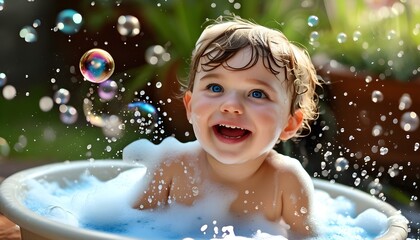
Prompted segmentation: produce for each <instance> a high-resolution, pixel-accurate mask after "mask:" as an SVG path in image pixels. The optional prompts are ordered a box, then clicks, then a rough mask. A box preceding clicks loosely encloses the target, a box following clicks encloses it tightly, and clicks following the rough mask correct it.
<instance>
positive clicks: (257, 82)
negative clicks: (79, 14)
mask: <svg viewBox="0 0 420 240" xmlns="http://www.w3.org/2000/svg"><path fill="white" fill-rule="evenodd" d="M221 77H222V74H219V73H208V74H206V75H204V76H203V77H201V78H200V81H205V80H206V79H208V78H221ZM246 80H248V81H250V82H251V83H253V84H261V85H264V86H265V87H267V88H270V89H274V87H273V86H272V85H271V84H268V83H267V82H266V81H263V80H260V79H257V78H246ZM275 80H277V79H275Z"/></svg>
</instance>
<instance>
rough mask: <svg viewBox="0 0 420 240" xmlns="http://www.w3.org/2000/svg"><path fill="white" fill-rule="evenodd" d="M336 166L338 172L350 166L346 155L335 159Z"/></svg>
mask: <svg viewBox="0 0 420 240" xmlns="http://www.w3.org/2000/svg"><path fill="white" fill-rule="evenodd" d="M334 166H335V170H336V171H337V172H341V171H344V170H347V169H348V168H349V161H348V160H347V159H346V158H344V157H339V158H337V159H336V160H335V163H334Z"/></svg>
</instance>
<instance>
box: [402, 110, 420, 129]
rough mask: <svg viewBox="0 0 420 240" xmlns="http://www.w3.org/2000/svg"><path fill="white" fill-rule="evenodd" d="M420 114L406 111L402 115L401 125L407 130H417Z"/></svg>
mask: <svg viewBox="0 0 420 240" xmlns="http://www.w3.org/2000/svg"><path fill="white" fill-rule="evenodd" d="M419 123H420V120H419V116H418V115H417V113H415V112H405V113H404V114H403V115H402V116H401V120H400V126H401V128H402V129H403V130H404V131H406V132H413V131H416V130H417V128H418V127H419Z"/></svg>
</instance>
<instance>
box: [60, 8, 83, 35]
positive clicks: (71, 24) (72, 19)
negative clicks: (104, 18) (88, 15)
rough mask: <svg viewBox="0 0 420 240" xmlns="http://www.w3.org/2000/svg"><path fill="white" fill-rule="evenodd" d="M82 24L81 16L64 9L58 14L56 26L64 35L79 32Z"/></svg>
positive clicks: (71, 10)
mask: <svg viewBox="0 0 420 240" xmlns="http://www.w3.org/2000/svg"><path fill="white" fill-rule="evenodd" d="M82 22H83V18H82V15H80V14H79V13H78V12H76V11H74V10H73V9H65V10H63V11H61V12H60V13H59V14H58V16H57V20H56V25H57V28H58V30H60V31H61V32H63V33H65V34H75V33H77V32H79V30H80V27H81V26H82Z"/></svg>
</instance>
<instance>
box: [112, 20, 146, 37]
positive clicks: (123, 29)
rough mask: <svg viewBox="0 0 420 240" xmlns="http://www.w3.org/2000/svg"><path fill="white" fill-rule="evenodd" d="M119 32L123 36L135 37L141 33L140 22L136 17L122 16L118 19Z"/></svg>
mask: <svg viewBox="0 0 420 240" xmlns="http://www.w3.org/2000/svg"><path fill="white" fill-rule="evenodd" d="M117 30H118V32H119V33H120V34H121V35H122V36H129V37H134V36H136V35H138V34H139V33H140V22H139V20H138V19H137V18H136V17H134V16H130V15H123V16H120V17H119V18H118V24H117Z"/></svg>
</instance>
